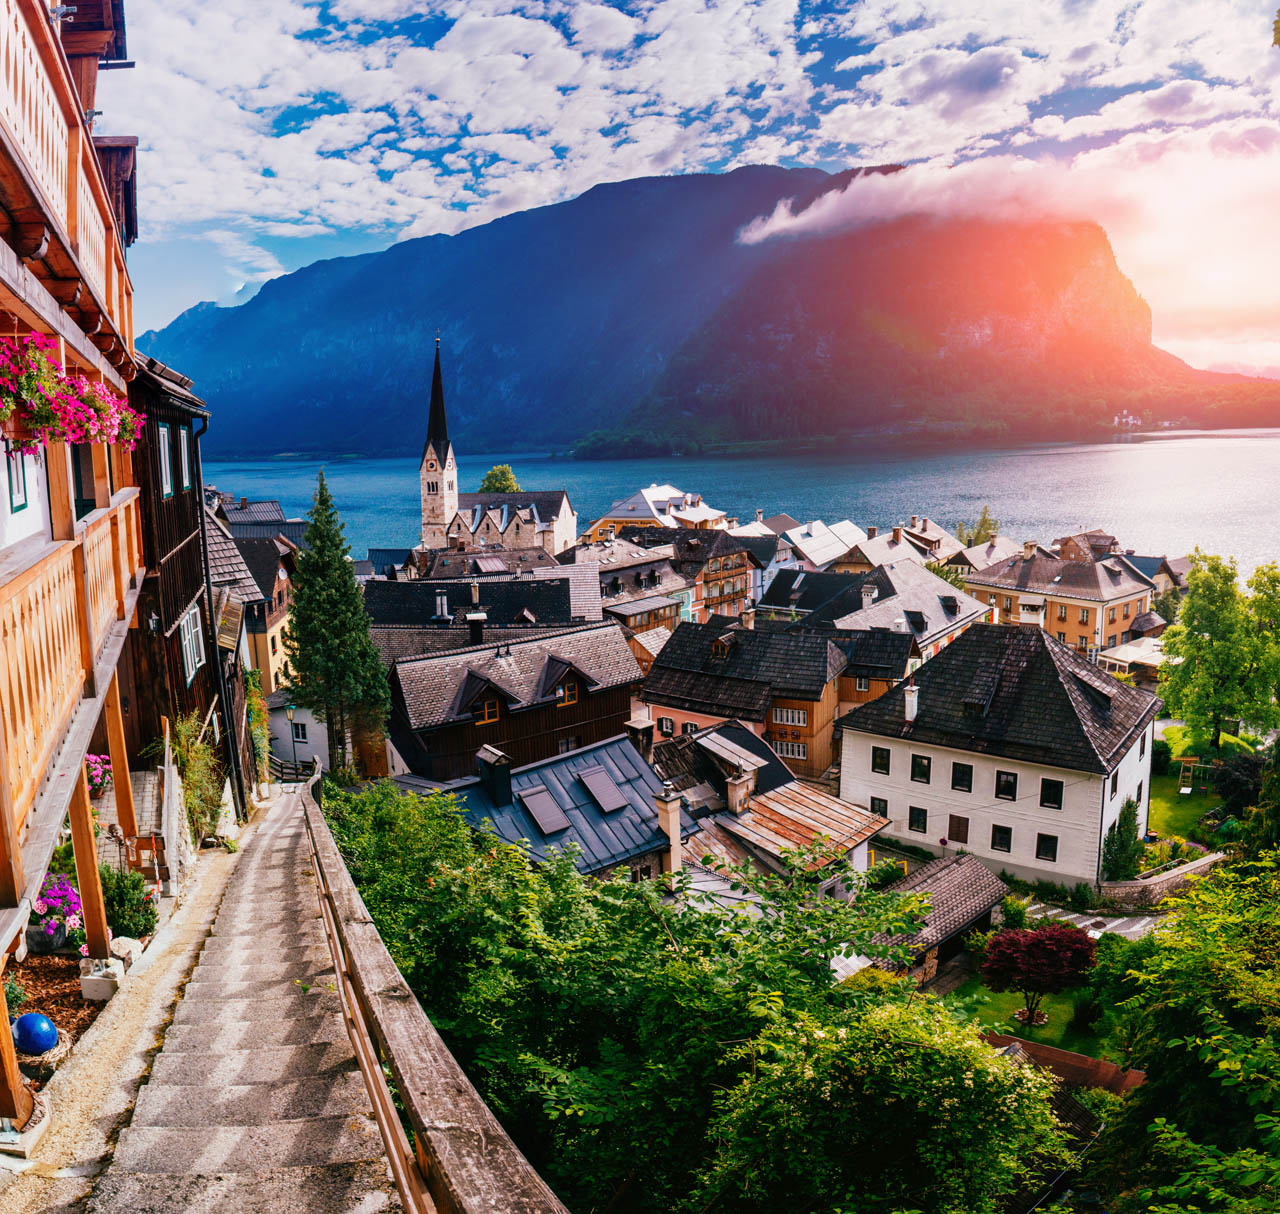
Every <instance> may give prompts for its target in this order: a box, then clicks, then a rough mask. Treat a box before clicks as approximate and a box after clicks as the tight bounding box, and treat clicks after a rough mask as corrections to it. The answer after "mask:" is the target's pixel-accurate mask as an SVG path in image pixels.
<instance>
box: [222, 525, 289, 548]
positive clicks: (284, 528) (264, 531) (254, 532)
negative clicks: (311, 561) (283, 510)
mask: <svg viewBox="0 0 1280 1214" xmlns="http://www.w3.org/2000/svg"><path fill="white" fill-rule="evenodd" d="M227 530H228V531H230V532H231V534H232V535H233V536H234V537H235V538H236V539H238V540H269V539H274V538H275V537H276V536H277V535H283V536H284V538H285V539H287V540H288V541H289V542H290V543H291V544H294V545H295V546H296V547H298V548H305V547H306V543H305V541H306V538H307V521H306V519H300V518H295V519H285V520H283V521H281V522H274V523H228V524H227Z"/></svg>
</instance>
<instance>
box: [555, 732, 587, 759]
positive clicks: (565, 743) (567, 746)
mask: <svg viewBox="0 0 1280 1214" xmlns="http://www.w3.org/2000/svg"><path fill="white" fill-rule="evenodd" d="M581 745H582V740H581V739H580V738H579V737H578V735H577V734H568V735H567V736H566V737H563V738H560V739H559V740H558V741H557V742H556V754H561V755H567V754H568V753H569V752H570V751H573V750H577V749H578V748H579V747H580V746H581Z"/></svg>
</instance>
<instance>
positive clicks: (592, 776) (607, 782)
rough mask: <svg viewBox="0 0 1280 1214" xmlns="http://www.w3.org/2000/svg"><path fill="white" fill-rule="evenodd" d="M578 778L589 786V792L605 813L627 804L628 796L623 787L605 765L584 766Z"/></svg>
mask: <svg viewBox="0 0 1280 1214" xmlns="http://www.w3.org/2000/svg"><path fill="white" fill-rule="evenodd" d="M578 779H580V780H581V781H582V782H583V783H584V784H585V785H586V786H587V792H589V793H590V794H591V796H592V798H593V799H594V800H595V803H596V804H597V805H598V806H600V808H601V809H602V810H603V811H604V812H605V813H607V814H611V813H613V812H614V810H617V809H622V808H623V806H625V805H626V803H627V798H626V797H625V796H623V794H622V789H620V788H619V787H618V786H617V785H616V784H615V783H614V782H613V777H612V776H611V775H610V774H609V773H608V772H607V771H605V769H604V768H603V767H584V768H583V769H582V770H581V771H580V772H578Z"/></svg>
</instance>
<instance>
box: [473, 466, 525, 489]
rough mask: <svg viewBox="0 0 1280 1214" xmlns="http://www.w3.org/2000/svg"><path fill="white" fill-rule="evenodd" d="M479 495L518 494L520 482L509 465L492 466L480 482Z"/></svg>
mask: <svg viewBox="0 0 1280 1214" xmlns="http://www.w3.org/2000/svg"><path fill="white" fill-rule="evenodd" d="M480 492H481V493H519V492H520V482H519V481H517V480H516V474H515V473H514V472H512V471H511V465H510V464H494V465H493V467H492V468H490V469H489V471H488V472H486V473H485V474H484V480H482V481H481V482H480Z"/></svg>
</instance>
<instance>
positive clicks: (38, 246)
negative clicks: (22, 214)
mask: <svg viewBox="0 0 1280 1214" xmlns="http://www.w3.org/2000/svg"><path fill="white" fill-rule="evenodd" d="M11 239H12V240H13V248H14V252H16V253H17V254H18V256H19V257H21V258H22V260H23V261H36V260H38V259H39V258H41V257H43V256H44V255H45V254H46V253H47V252H48V251H49V228H48V226H47V225H45V224H43V223H15V224H14V225H13V234H12V237H11Z"/></svg>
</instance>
